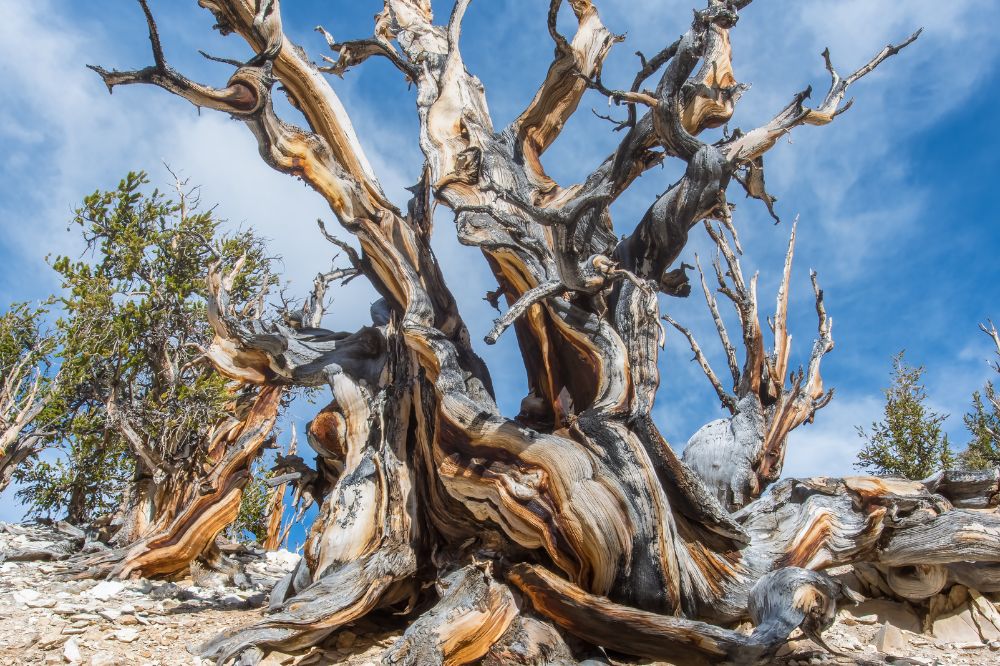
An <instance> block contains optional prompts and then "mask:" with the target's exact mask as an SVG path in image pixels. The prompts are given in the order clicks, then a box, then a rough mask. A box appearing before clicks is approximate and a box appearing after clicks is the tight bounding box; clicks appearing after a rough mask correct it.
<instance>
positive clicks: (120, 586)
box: [84, 580, 125, 601]
mask: <svg viewBox="0 0 1000 666" xmlns="http://www.w3.org/2000/svg"><path fill="white" fill-rule="evenodd" d="M124 589H125V584H124V583H119V582H118V581H116V580H102V581H101V582H100V583H98V584H97V585H95V586H94V587H92V588H90V589H89V590H87V591H86V592H85V593H84V594H85V595H86V596H88V597H92V598H94V599H97V600H99V601H107V600H108V599H111V598H112V597H116V596H118V595H119V594H120V593H121V591H122V590H124Z"/></svg>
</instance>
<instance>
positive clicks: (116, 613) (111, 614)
mask: <svg viewBox="0 0 1000 666" xmlns="http://www.w3.org/2000/svg"><path fill="white" fill-rule="evenodd" d="M97 614H98V615H100V616H101V617H103V618H104V619H105V620H108V621H109V622H114V621H115V620H117V619H118V618H120V617H121V616H122V612H121V611H120V610H118V609H117V608H105V609H104V610H99V611H97Z"/></svg>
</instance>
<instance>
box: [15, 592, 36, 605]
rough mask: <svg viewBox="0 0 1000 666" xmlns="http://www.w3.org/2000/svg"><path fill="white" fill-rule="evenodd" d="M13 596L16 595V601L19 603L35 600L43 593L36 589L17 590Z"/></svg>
mask: <svg viewBox="0 0 1000 666" xmlns="http://www.w3.org/2000/svg"><path fill="white" fill-rule="evenodd" d="M11 596H13V597H14V601H16V602H17V603H19V604H27V603H28V602H29V601H35V600H36V599H38V598H39V597H40V596H42V595H41V594H40V593H38V592H36V591H35V590H15V591H14V593H13V594H12V595H11Z"/></svg>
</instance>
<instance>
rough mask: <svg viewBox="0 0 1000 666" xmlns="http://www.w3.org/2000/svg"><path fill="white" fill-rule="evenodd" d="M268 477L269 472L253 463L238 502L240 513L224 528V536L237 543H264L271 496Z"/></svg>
mask: <svg viewBox="0 0 1000 666" xmlns="http://www.w3.org/2000/svg"><path fill="white" fill-rule="evenodd" d="M270 477H271V473H270V471H269V470H267V469H265V466H264V464H263V463H262V462H261V461H257V462H255V463H254V464H253V466H252V467H251V468H250V480H249V481H248V482H247V485H246V487H245V488H244V489H243V498H242V499H241V500H240V513H239V515H238V516H236V520H234V521H233V523H232V524H231V525H230V526H229V527H228V528H226V534H227V535H228V536H229V538H230V539H235V540H237V541H245V540H248V539H250V540H253V541H256V542H257V543H264V540H265V539H266V538H267V528H268V512H267V510H268V506H269V505H270V503H271V494H272V491H271V487H270V486H268V485H267V480H268V479H269V478H270Z"/></svg>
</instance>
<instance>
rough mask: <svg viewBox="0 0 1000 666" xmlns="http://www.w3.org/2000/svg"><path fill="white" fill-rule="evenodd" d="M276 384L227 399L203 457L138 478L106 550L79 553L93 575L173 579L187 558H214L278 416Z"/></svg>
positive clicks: (187, 564) (186, 565) (81, 564)
mask: <svg viewBox="0 0 1000 666" xmlns="http://www.w3.org/2000/svg"><path fill="white" fill-rule="evenodd" d="M281 392H282V389H281V387H279V386H265V387H262V388H261V389H259V390H256V391H252V392H250V393H249V394H247V395H243V396H239V397H238V398H236V399H234V404H233V410H232V412H233V413H232V415H231V416H229V417H227V418H225V419H224V420H222V421H221V422H220V423H219V424H217V425H216V426H215V427H214V428H213V429H212V430H211V432H210V442H209V444H208V446H207V447H206V449H205V451H204V454H203V456H202V457H201V458H200V459H197V460H195V461H194V462H193V464H192V465H190V467H186V468H178V469H175V470H172V472H171V473H169V474H164V473H163V471H162V470H157V471H156V472H154V473H155V474H156V476H155V477H153V478H149V479H146V482H143V481H140V482H139V484H137V488H136V489H135V490H134V491H133V492H132V494H131V497H130V500H131V501H130V503H129V505H128V506H126V508H125V511H124V512H123V514H122V517H121V519H120V521H119V523H118V524H116V525H115V527H116V528H117V532H116V533H115V536H114V538H113V539H112V545H113V546H114V548H113V549H112V550H111V551H110V552H107V553H101V554H98V555H96V556H94V557H87V558H84V559H83V560H82V561H81V562H79V567H80V568H81V569H82V570H83V571H84V572H85V573H86V574H87V575H94V576H113V577H121V578H128V577H132V576H144V577H148V578H152V577H167V578H169V577H173V576H177V575H182V576H183V575H186V574H187V573H188V570H189V567H190V565H191V563H192V562H194V561H195V560H197V559H199V558H202V559H206V560H208V561H209V563H212V562H213V561H214V560H216V559H217V558H216V554H215V552H214V545H215V538H216V536H218V534H219V533H220V532H221V531H222V530H223V529H225V527H226V526H228V525H229V524H230V523H232V522H233V520H235V519H236V515H237V514H238V513H239V508H240V500H241V499H242V496H243V489H244V487H245V486H246V483H247V481H248V480H249V476H250V466H251V464H252V463H253V461H254V460H255V459H256V458H257V457H258V456H259V454H260V452H261V449H262V447H263V446H264V444H265V442H267V440H268V438H269V436H270V433H271V429H272V428H273V426H274V423H275V420H276V419H277V414H278V407H279V406H280V401H281Z"/></svg>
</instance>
